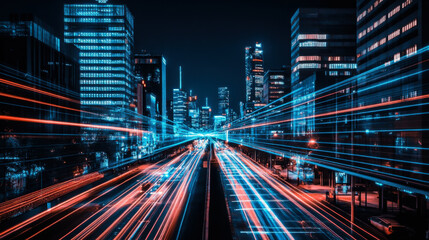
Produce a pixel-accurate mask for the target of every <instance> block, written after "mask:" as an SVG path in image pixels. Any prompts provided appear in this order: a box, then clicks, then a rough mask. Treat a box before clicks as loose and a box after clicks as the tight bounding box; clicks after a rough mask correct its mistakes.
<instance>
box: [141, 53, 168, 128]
mask: <svg viewBox="0 0 429 240" xmlns="http://www.w3.org/2000/svg"><path fill="white" fill-rule="evenodd" d="M134 64H135V65H134V69H135V76H136V79H137V84H138V87H142V90H143V92H141V91H140V92H139V93H142V95H143V96H142V97H141V99H139V98H138V96H137V99H138V102H137V109H138V112H139V113H140V114H142V115H144V116H147V117H149V118H151V119H156V120H158V121H152V123H153V124H154V126H152V127H153V128H152V132H159V133H161V132H162V133H163V135H165V131H166V130H165V121H166V119H167V96H166V95H167V86H166V85H167V80H166V65H167V61H166V60H165V58H164V57H163V56H162V55H160V56H154V55H151V54H149V53H146V52H142V53H138V54H135V58H134ZM140 111H141V112H140ZM156 125H158V126H159V127H157V126H156ZM161 125H162V126H161Z"/></svg>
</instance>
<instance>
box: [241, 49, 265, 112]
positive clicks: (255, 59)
mask: <svg viewBox="0 0 429 240" xmlns="http://www.w3.org/2000/svg"><path fill="white" fill-rule="evenodd" d="M244 62H245V74H246V76H245V77H246V106H245V108H246V113H250V112H252V111H253V110H254V109H255V108H258V107H262V106H264V105H265V104H263V103H262V100H263V99H262V97H263V96H262V91H263V84H264V58H263V51H262V43H259V42H256V44H255V46H254V47H251V46H249V47H246V48H245V54H244Z"/></svg>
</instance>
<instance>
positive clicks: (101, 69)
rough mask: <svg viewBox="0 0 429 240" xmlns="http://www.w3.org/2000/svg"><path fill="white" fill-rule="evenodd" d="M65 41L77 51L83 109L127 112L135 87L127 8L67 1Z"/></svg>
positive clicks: (130, 18) (131, 26) (130, 17)
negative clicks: (78, 52) (75, 47)
mask: <svg viewBox="0 0 429 240" xmlns="http://www.w3.org/2000/svg"><path fill="white" fill-rule="evenodd" d="M88 1H89V0H88ZM64 39H65V42H67V43H73V44H74V45H75V46H77V47H78V48H79V49H80V55H79V56H80V59H79V63H80V71H81V77H80V84H81V89H80V90H81V99H82V101H81V103H82V107H83V108H85V109H90V110H91V111H96V110H99V109H102V110H101V111H103V113H107V114H111V112H112V111H108V110H114V111H115V112H121V111H123V110H125V109H130V104H131V103H132V100H133V96H134V95H135V93H134V92H135V91H134V89H135V87H136V86H135V83H134V79H133V76H134V74H133V67H132V64H133V62H132V61H133V48H134V17H133V15H132V14H131V12H130V11H129V9H128V8H127V7H126V5H123V4H109V3H107V1H101V0H99V1H93V2H90V3H84V4H82V3H76V1H68V3H66V4H65V5H64ZM106 110H107V111H106ZM118 110H119V111H118Z"/></svg>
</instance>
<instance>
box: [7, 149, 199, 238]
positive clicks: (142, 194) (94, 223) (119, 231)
mask: <svg viewBox="0 0 429 240" xmlns="http://www.w3.org/2000/svg"><path fill="white" fill-rule="evenodd" d="M206 144H207V140H205V141H199V142H198V144H196V145H195V147H194V148H193V149H189V150H188V151H186V152H184V153H183V154H181V155H180V156H177V157H175V158H173V159H168V160H164V161H161V162H158V163H154V164H146V165H142V166H140V167H137V168H135V169H132V170H130V171H128V172H126V173H124V174H122V175H119V176H117V177H115V178H112V179H110V180H109V181H106V182H104V183H102V184H99V185H97V186H95V187H93V188H90V189H89V190H86V191H84V192H81V193H79V194H77V195H76V196H73V197H71V198H69V199H67V200H65V201H64V202H61V203H60V204H58V205H56V206H54V207H52V208H50V209H48V210H45V211H43V212H41V213H39V214H37V215H34V216H32V217H30V218H28V219H25V220H24V221H22V222H20V223H17V224H9V223H8V222H7V221H5V222H3V223H2V226H1V229H2V230H1V231H0V239H6V238H7V239H28V238H33V239H166V238H172V237H173V234H177V232H180V227H181V226H182V224H181V223H182V216H183V214H184V209H185V205H186V202H187V200H188V197H187V196H188V195H189V191H190V190H191V189H193V187H194V186H193V185H194V182H195V179H196V176H197V171H198V170H199V169H200V168H199V167H200V165H201V159H202V157H203V155H204V153H205V148H206ZM142 185H146V188H147V189H144V190H143V189H142ZM11 222H13V221H11Z"/></svg>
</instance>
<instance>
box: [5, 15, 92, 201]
mask: <svg viewBox="0 0 429 240" xmlns="http://www.w3.org/2000/svg"><path fill="white" fill-rule="evenodd" d="M78 59H79V50H78V49H77V48H76V47H75V46H73V45H72V44H67V43H64V41H62V40H61V39H60V38H59V37H57V36H56V35H55V34H54V33H53V31H52V30H51V29H50V28H49V26H46V25H45V24H44V23H42V22H41V21H39V20H38V19H37V18H36V17H34V16H32V15H13V16H11V18H10V20H9V21H0V92H1V96H0V102H1V107H0V115H5V116H11V117H20V118H27V119H30V120H31V119H35V120H37V121H40V122H38V123H35V122H31V121H29V122H19V121H4V120H3V121H0V125H1V129H2V131H3V135H2V137H1V138H0V144H1V146H2V154H1V156H0V161H1V162H2V164H1V166H0V172H2V174H4V175H3V177H2V178H1V179H0V185H1V186H3V187H2V190H1V191H0V201H4V200H5V199H7V198H12V197H15V196H16V195H19V194H22V193H24V192H27V191H29V192H31V191H34V190H37V189H39V188H40V187H46V186H48V185H50V184H53V183H54V182H56V181H58V180H64V179H68V178H71V177H73V171H76V172H79V170H82V166H83V162H84V160H83V158H82V157H81V156H80V155H77V154H75V153H76V152H75V150H76V149H77V148H78V146H80V145H79V142H80V141H79V134H80V128H79V127H71V126H65V125H53V124H45V121H59V122H72V123H77V124H79V121H80V103H79V101H80V96H79V90H80V89H79V62H78ZM26 136H29V137H26ZM57 136H60V137H57ZM33 159H40V160H39V161H37V162H36V161H32V160H33ZM16 183H20V184H16Z"/></svg>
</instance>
